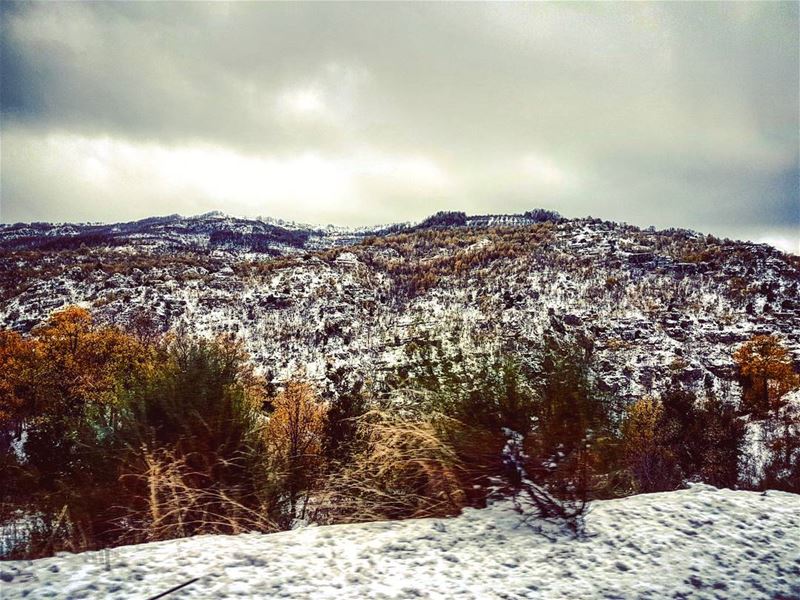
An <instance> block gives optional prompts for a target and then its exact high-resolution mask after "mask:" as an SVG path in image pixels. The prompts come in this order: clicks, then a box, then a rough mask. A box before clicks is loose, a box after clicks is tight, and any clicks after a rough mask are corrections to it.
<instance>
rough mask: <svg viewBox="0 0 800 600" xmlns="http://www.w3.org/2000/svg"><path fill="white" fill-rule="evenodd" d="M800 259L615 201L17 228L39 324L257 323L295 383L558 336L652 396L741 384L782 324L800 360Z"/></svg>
mask: <svg viewBox="0 0 800 600" xmlns="http://www.w3.org/2000/svg"><path fill="white" fill-rule="evenodd" d="M799 292H800V258H798V257H796V256H793V255H788V254H784V253H782V252H780V251H778V250H776V249H774V248H772V247H770V246H767V245H762V244H754V243H749V242H738V241H730V240H720V239H718V238H715V237H713V236H708V235H702V234H699V233H696V232H692V231H686V230H680V229H670V230H664V231H656V230H655V229H653V228H650V229H640V228H637V227H634V226H631V225H626V224H620V223H612V222H608V221H602V220H600V219H593V218H582V219H564V218H561V217H560V216H558V215H557V214H556V213H552V212H549V211H544V210H533V211H529V212H527V213H524V214H521V215H483V216H467V215H466V214H464V213H457V212H452V213H438V214H436V215H433V216H432V217H430V218H428V219H426V220H424V221H422V222H420V223H417V224H408V223H406V224H398V225H388V226H382V227H374V228H360V229H348V228H341V227H333V226H328V227H317V226H308V225H299V224H294V223H286V222H283V221H278V220H270V219H239V218H234V217H230V216H226V215H224V214H222V213H217V212H215V213H208V214H205V215H200V216H195V217H181V216H178V215H171V216H166V217H154V218H150V219H144V220H141V221H135V222H130V223H117V224H46V223H30V224H13V225H2V226H0V319H1V320H2V323H4V325H5V326H7V327H11V328H14V329H17V330H19V331H28V330H30V329H31V328H32V327H34V326H35V325H36V324H37V323H39V322H41V321H42V320H43V319H45V318H46V317H47V315H48V314H49V313H50V312H51V311H53V310H55V309H57V308H59V307H62V306H64V305H66V304H75V303H77V304H81V305H85V306H89V307H92V309H93V311H94V312H95V314H96V315H97V316H98V318H100V319H103V320H107V321H110V322H116V323H121V324H129V325H130V324H133V325H135V324H137V323H141V322H142V321H143V320H147V321H150V322H152V323H151V324H152V325H154V326H155V327H157V328H158V329H160V330H166V329H170V328H172V329H175V328H180V327H187V328H188V329H189V330H190V331H200V332H202V333H207V334H212V333H225V332H230V333H233V334H236V335H238V336H240V337H242V338H243V340H244V341H245V344H246V346H247V348H248V350H249V351H250V352H251V354H252V356H253V359H254V361H255V362H256V364H257V365H258V366H259V368H260V369H261V370H262V371H263V372H264V373H265V374H267V375H268V376H269V377H270V378H271V379H273V380H275V381H281V380H284V379H286V378H287V377H289V376H291V375H292V374H293V373H294V372H295V371H296V370H297V369H304V370H305V372H306V376H307V377H309V378H311V379H313V380H316V381H317V382H318V383H319V384H320V386H321V389H323V390H326V391H333V390H334V388H337V387H340V386H347V385H351V384H352V382H354V381H357V380H369V381H371V382H373V383H374V384H376V385H378V386H380V385H381V383H382V382H383V381H384V380H385V378H386V374H387V373H388V372H391V371H396V370H397V369H398V368H400V369H401V370H402V369H403V368H406V367H409V368H410V367H413V364H414V358H413V355H412V353H411V352H410V351H409V348H410V347H413V346H414V344H410V342H417V344H416V346H419V345H420V344H422V345H427V346H429V347H430V348H433V351H434V354H436V355H438V356H439V357H440V358H441V357H449V358H452V359H455V360H467V359H468V358H469V356H470V355H471V354H472V353H478V352H485V351H490V350H496V349H499V350H505V351H509V352H514V353H517V354H518V355H520V356H523V357H528V358H530V360H535V355H536V353H535V350H536V348H538V347H540V346H541V343H542V340H543V339H545V338H552V337H556V338H558V339H561V340H568V341H569V342H570V343H571V344H573V345H575V346H577V347H580V348H581V349H582V350H583V351H584V352H585V354H586V356H587V357H589V358H591V360H592V364H593V365H594V373H595V376H596V378H597V381H598V383H599V384H600V385H601V388H602V389H605V390H607V391H609V392H612V393H614V394H617V395H619V396H621V397H626V398H634V397H638V396H641V395H642V394H646V393H650V392H657V391H658V390H659V389H660V388H661V387H663V386H664V385H665V384H666V382H667V381H668V380H669V379H670V378H673V377H677V378H679V379H680V380H681V381H682V382H683V383H684V384H686V385H687V386H688V387H691V388H694V389H695V390H697V391H698V392H700V393H703V392H705V391H708V390H715V391H725V390H728V389H732V390H733V391H734V393H735V388H736V386H732V385H731V383H732V382H733V380H734V368H733V363H732V360H731V354H732V351H733V349H734V347H735V346H736V345H737V344H738V343H740V342H743V341H745V340H747V339H748V338H750V337H752V336H754V335H758V334H775V335H777V336H779V337H780V338H781V339H782V341H783V343H784V345H785V346H786V347H787V348H789V350H790V352H791V353H792V355H793V357H794V360H795V361H796V362H798V363H799V364H800V300H798V298H800V293H799Z"/></svg>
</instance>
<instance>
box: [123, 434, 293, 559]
mask: <svg viewBox="0 0 800 600" xmlns="http://www.w3.org/2000/svg"><path fill="white" fill-rule="evenodd" d="M142 460H143V470H142V472H141V473H137V474H130V475H128V476H127V477H133V478H135V479H137V480H138V481H139V482H140V483H142V484H144V488H143V489H144V490H146V492H145V493H144V494H143V497H142V498H141V502H140V503H139V506H140V507H141V510H139V511H136V512H135V513H132V514H130V515H129V516H128V517H127V518H125V519H124V531H125V533H126V534H127V535H128V536H131V537H133V539H134V541H135V542H136V543H139V542H150V541H157V540H167V539H174V538H180V537H187V536H190V535H202V534H231V535H235V534H237V533H244V532H248V531H260V532H272V531H277V530H278V529H279V528H278V526H277V524H276V523H275V522H274V521H272V520H271V518H270V516H269V515H271V514H272V511H271V507H270V506H267V505H265V504H261V503H259V502H257V501H255V499H254V498H253V497H252V494H250V495H249V496H247V497H245V494H244V493H243V492H242V490H241V489H239V488H237V487H235V486H231V487H227V488H226V487H225V486H222V485H218V484H217V483H216V482H215V481H214V480H213V479H212V477H211V476H210V475H209V473H202V472H198V471H196V470H193V469H191V468H190V467H189V466H188V464H187V460H186V458H185V457H181V456H178V455H176V454H175V453H174V452H172V451H169V450H158V451H153V450H149V449H145V450H143V454H142ZM218 460H219V465H217V466H226V464H227V463H226V462H225V461H223V460H222V459H218Z"/></svg>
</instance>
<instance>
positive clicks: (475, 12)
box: [0, 2, 800, 253]
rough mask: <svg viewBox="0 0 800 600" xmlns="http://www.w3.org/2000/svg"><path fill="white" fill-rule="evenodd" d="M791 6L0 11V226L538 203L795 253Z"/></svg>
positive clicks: (799, 211) (403, 214)
mask: <svg viewBox="0 0 800 600" xmlns="http://www.w3.org/2000/svg"><path fill="white" fill-rule="evenodd" d="M798 7H800V4H799V3H797V2H730V3H724V2H720V3H716V2H709V3H700V2H687V3H678V2H675V3H671V2H670V3H655V2H652V3H650V2H648V3H602V4H592V3H586V4H584V3H530V4H506V3H487V4H477V3H469V4H454V3H435V4H423V3H391V4H389V3H251V2H239V3H181V2H169V3H166V2H165V3H150V2H131V3H99V2H98V3H80V2H77V3H35V2H26V3H15V2H3V3H2V4H0V11H1V12H2V14H1V15H0V17H2V20H1V24H0V28H1V30H0V34H1V35H2V37H1V38H0V39H1V41H0V52H1V54H0V67H1V68H2V70H1V71H0V118H1V119H2V121H1V122H0V134H1V135H0V138H1V139H0V144H1V145H0V221H2V222H6V223H9V222H18V221H106V222H110V221H125V220H133V219H138V218H144V217H147V216H152V215H162V214H172V213H180V214H186V215H188V214H197V213H202V212H207V211H211V210H221V211H223V212H226V213H229V214H232V215H237V216H269V217H275V218H283V219H289V220H295V221H299V222H306V223H315V224H327V223H335V224H340V225H366V224H376V223H388V222H397V221H409V220H412V221H413V220H419V219H422V218H424V217H425V216H427V215H430V214H432V213H434V212H436V211H439V210H459V211H465V212H467V213H470V214H484V213H517V212H524V211H525V210H529V209H531V208H535V207H544V208H548V209H554V210H557V211H559V212H560V213H561V214H563V215H565V216H568V217H579V216H587V215H591V216H595V217H601V218H604V219H609V220H615V221H625V222H628V223H632V224H636V225H640V226H649V225H655V226H656V227H658V228H666V227H687V228H691V229H696V230H699V231H703V232H708V233H713V234H716V235H720V236H723V237H731V238H735V239H751V240H755V241H767V242H769V243H772V244H773V245H776V246H778V247H781V248H782V249H785V250H789V251H793V252H798V253H800V189H798V188H799V186H800V166H799V165H800V101H799V99H798V96H799V94H800V91H799V90H800V82H799V81H798V78H799V77H800V75H799V74H800V64H799V63H800V43H799V42H798V39H799V37H800V33H798V32H799V31H800V27H798V22H799V20H800V17H799V14H798V12H799V11H798Z"/></svg>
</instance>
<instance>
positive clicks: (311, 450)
mask: <svg viewBox="0 0 800 600" xmlns="http://www.w3.org/2000/svg"><path fill="white" fill-rule="evenodd" d="M273 406H274V411H273V413H272V415H271V416H270V418H269V426H268V430H267V431H268V436H269V437H268V439H269V443H270V445H271V447H272V450H273V452H274V454H275V456H276V457H277V459H278V460H279V462H280V464H281V466H282V468H283V472H284V475H285V481H286V493H287V494H288V500H289V518H290V519H294V518H303V517H304V516H305V503H303V505H302V507H299V510H298V502H299V500H300V497H301V495H302V493H303V492H304V491H307V490H308V489H309V488H310V487H311V486H312V484H313V483H314V482H315V480H316V478H317V476H318V475H319V472H320V468H321V465H322V450H323V448H322V443H323V434H324V427H325V412H326V409H325V405H324V404H322V403H321V402H320V401H319V400H318V399H317V398H316V396H315V394H314V392H313V390H312V389H311V387H310V386H309V385H308V384H306V383H304V382H301V381H299V380H291V381H289V382H288V383H287V384H286V387H285V388H284V390H283V391H282V392H281V393H279V394H278V396H277V397H276V398H275V399H274V400H273Z"/></svg>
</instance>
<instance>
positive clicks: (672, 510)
mask: <svg viewBox="0 0 800 600" xmlns="http://www.w3.org/2000/svg"><path fill="white" fill-rule="evenodd" d="M586 524H587V536H586V537H585V538H583V539H576V538H572V537H570V536H569V535H567V534H566V533H560V532H559V531H558V530H555V529H553V528H552V527H549V528H547V527H544V526H543V524H542V523H541V522H536V521H533V522H530V523H528V524H526V523H523V522H522V519H521V517H520V516H519V515H518V514H517V513H515V512H514V511H513V510H512V507H511V505H510V503H508V502H501V503H497V504H495V505H493V506H491V507H490V508H487V509H482V510H477V509H467V510H465V511H464V513H463V514H462V515H460V516H458V517H455V518H450V519H420V520H411V521H393V522H377V523H366V524H354V525H335V526H328V527H307V528H304V529H299V530H294V531H288V532H282V533H277V534H271V535H262V534H244V535H240V536H230V537H227V536H199V537H195V538H187V539H182V540H173V541H169V542H159V543H152V544H143V545H139V546H128V547H122V548H117V549H114V550H110V551H108V552H107V553H104V552H89V553H83V554H77V555H73V554H64V555H61V556H58V557H53V558H47V559H42V560H37V561H33V562H7V563H0V586H2V587H0V597H2V598H3V599H4V600H5V599H13V598H23V597H25V598H56V597H58V598H100V597H102V598H130V597H135V598H146V597H149V596H152V595H156V594H159V593H162V592H164V591H166V590H169V589H170V588H172V587H174V586H176V585H180V584H181V583H185V582H189V581H191V580H193V579H195V578H199V579H197V581H194V582H193V583H190V584H189V585H187V586H186V587H184V588H181V589H180V590H178V591H175V592H174V593H172V594H170V595H169V597H170V598H237V597H250V598H252V597H262V598H264V597H266V598H419V597H425V598H456V597H457V598H481V599H484V598H486V599H488V598H547V599H551V598H667V597H671V598H688V597H691V598H742V599H748V600H753V599H757V598H787V599H788V598H800V496H798V495H793V494H788V493H783V492H772V491H770V492H768V493H765V494H759V493H755V492H743V491H731V490H717V489H715V488H712V487H709V486H705V485H695V486H693V487H691V488H689V489H687V490H680V491H675V492H667V493H661V494H648V495H639V496H632V497H629V498H624V499H619V500H608V501H601V502H595V503H593V504H592V506H591V512H590V513H589V515H588V517H587V523H586Z"/></svg>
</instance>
